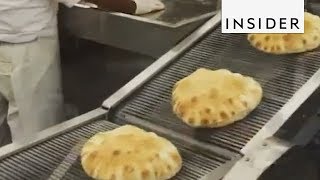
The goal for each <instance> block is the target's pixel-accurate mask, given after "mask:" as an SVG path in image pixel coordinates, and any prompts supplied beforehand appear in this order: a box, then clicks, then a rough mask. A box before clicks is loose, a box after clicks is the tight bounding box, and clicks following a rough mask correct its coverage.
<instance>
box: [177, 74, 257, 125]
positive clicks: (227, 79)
mask: <svg viewBox="0 0 320 180" xmlns="http://www.w3.org/2000/svg"><path fill="white" fill-rule="evenodd" d="M261 99H262V88H261V86H260V84H259V83H258V82H257V81H255V80H254V79H253V78H251V77H247V76H243V75H241V74H238V73H232V72H230V71H229V70H226V69H219V70H215V71H213V70H209V69H205V68H200V69H198V70H196V71H195V72H193V73H192V74H191V75H189V76H187V77H185V78H183V79H181V80H180V81H178V82H177V83H176V84H175V86H174V89H173V92H172V105H173V112H174V113H175V114H176V115H177V116H178V117H179V118H180V119H181V120H182V121H183V122H185V123H186V124H188V125H189V126H192V127H203V128H215V127H222V126H226V125H229V124H231V123H233V122H236V121H238V120H241V119H243V118H244V117H246V116H247V115H248V114H249V113H250V112H251V111H252V110H253V109H255V108H256V107H257V106H258V104H259V103H260V101H261Z"/></svg>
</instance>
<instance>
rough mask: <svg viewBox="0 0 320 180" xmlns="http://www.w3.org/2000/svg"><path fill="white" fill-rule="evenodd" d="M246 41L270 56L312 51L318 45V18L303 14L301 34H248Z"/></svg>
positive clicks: (306, 13)
mask: <svg viewBox="0 0 320 180" xmlns="http://www.w3.org/2000/svg"><path fill="white" fill-rule="evenodd" d="M248 41H249V42H250V44H251V45H252V46H253V47H255V48H256V49H258V50H260V51H263V52H266V53H271V54H290V53H301V52H306V51H310V50H313V49H316V48H317V47H319V45H320V17H319V16H316V15H313V14H310V13H308V12H305V13H304V33H302V34H249V35H248Z"/></svg>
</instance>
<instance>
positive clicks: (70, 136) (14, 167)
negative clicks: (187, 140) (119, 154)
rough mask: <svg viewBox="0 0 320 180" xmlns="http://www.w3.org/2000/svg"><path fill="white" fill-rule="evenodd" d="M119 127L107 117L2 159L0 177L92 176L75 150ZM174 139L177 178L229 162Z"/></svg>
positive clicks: (14, 179)
mask: <svg viewBox="0 0 320 180" xmlns="http://www.w3.org/2000/svg"><path fill="white" fill-rule="evenodd" d="M116 127H117V125H115V124H112V123H110V122H108V121H105V120H99V121H95V122H93V123H90V124H88V125H85V126H83V127H80V128H78V129H75V130H73V131H71V132H68V133H66V134H63V135H60V136H58V137H56V138H52V139H50V140H48V141H46V142H44V143H41V144H38V145H35V146H33V147H31V148H29V149H27V150H24V151H22V152H19V153H16V154H14V155H12V156H9V157H7V158H5V159H3V160H0V179H1V180H7V179H8V180H20V179H26V180H38V179H48V178H49V177H50V179H77V180H78V179H90V178H89V177H88V176H87V175H86V174H85V172H84V171H83V169H82V166H81V163H80V160H79V153H80V149H81V148H78V150H77V151H72V149H73V147H75V146H77V144H78V143H79V142H81V141H83V140H86V139H88V138H89V137H91V136H92V135H94V134H95V133H97V132H101V131H106V130H111V129H114V128H116ZM172 142H173V143H174V144H175V145H176V146H177V147H178V149H179V151H180V153H181V155H182V158H183V167H182V170H181V171H180V172H179V173H178V175H177V176H176V177H174V178H173V179H177V180H179V179H181V180H194V179H199V178H201V177H202V176H204V175H206V174H208V173H209V172H211V171H213V170H214V169H215V168H217V167H218V166H220V165H221V164H224V163H225V162H226V161H227V159H224V158H221V157H218V156H214V155H212V154H211V155H208V154H206V155H205V154H201V153H200V152H199V151H198V150H195V149H193V148H192V147H187V146H185V145H181V144H178V143H175V142H174V141H172ZM195 152H196V153H195ZM66 157H71V158H66ZM72 157H73V158H72ZM72 159H74V161H72Z"/></svg>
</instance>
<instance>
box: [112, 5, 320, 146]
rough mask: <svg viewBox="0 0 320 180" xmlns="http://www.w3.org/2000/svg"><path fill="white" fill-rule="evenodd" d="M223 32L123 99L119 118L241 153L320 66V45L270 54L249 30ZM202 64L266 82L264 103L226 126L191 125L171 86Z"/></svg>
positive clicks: (199, 44) (120, 120) (205, 40)
mask: <svg viewBox="0 0 320 180" xmlns="http://www.w3.org/2000/svg"><path fill="white" fill-rule="evenodd" d="M318 10H319V11H318V12H320V8H318ZM220 32H221V29H220V27H218V28H216V29H215V30H213V31H212V32H211V33H209V34H208V35H207V36H206V37H205V38H203V39H202V40H201V41H199V42H198V43H197V44H196V45H195V46H194V47H192V48H191V49H189V50H188V51H186V53H184V54H183V55H182V56H180V57H179V58H178V59H177V60H175V61H174V62H173V63H172V64H170V65H169V66H168V67H167V68H165V69H164V70H162V71H161V72H160V73H158V74H157V75H156V76H154V78H152V79H151V80H150V81H148V82H147V83H146V84H145V85H144V86H143V87H142V88H140V89H139V90H138V91H136V92H135V93H134V94H132V95H131V96H130V98H128V99H126V100H125V101H123V103H122V106H121V105H120V106H119V107H118V109H115V121H116V122H119V123H121V122H126V121H128V119H130V118H133V117H134V118H138V119H140V120H141V121H149V122H152V123H154V124H157V125H161V126H163V127H166V128H168V129H171V130H174V131H175V132H179V133H182V134H184V135H187V136H189V137H192V138H194V139H197V140H200V141H203V142H209V143H211V144H214V145H217V146H220V147H223V148H226V149H229V150H232V151H234V152H239V151H240V150H241V149H242V148H243V147H244V146H245V144H246V143H247V142H248V141H249V140H250V139H251V138H252V137H253V136H254V135H255V134H256V133H257V132H258V131H259V130H260V129H261V128H262V127H263V126H264V125H265V124H266V123H267V122H268V120H270V119H271V118H272V117H273V116H274V115H275V114H276V113H277V112H278V111H279V110H280V108H281V107H282V106H283V105H284V104H286V103H287V102H288V100H289V99H290V98H291V97H292V96H293V94H294V93H295V92H296V91H297V90H298V89H300V88H301V87H302V85H304V84H305V83H306V82H307V80H309V79H310V77H311V76H312V75H313V74H314V73H315V72H316V71H317V70H318V69H319V68H320V50H319V49H317V50H315V51H313V52H307V53H303V54H294V55H268V54H265V53H262V52H259V51H257V50H256V49H254V48H253V47H251V46H250V45H249V43H248V41H247V39H246V35H244V34H221V33H220ZM200 67H204V68H210V69H219V68H226V69H229V70H231V71H233V72H238V73H241V74H244V75H249V76H251V77H254V78H255V79H256V80H257V81H258V82H260V83H261V85H262V86H263V90H264V98H263V100H262V102H261V104H260V105H259V106H258V107H257V109H256V110H254V111H253V112H252V113H251V114H250V115H249V116H248V117H246V118H245V119H244V120H242V121H239V122H238V123H235V124H233V125H230V126H227V127H225V128H219V129H211V130H210V129H201V130H200V129H198V130H195V129H193V128H190V127H188V126H187V125H185V124H184V123H182V121H181V120H179V119H178V118H177V117H176V116H175V115H174V114H173V112H172V107H171V105H170V101H171V90H172V87H173V85H174V84H175V82H177V81H178V80H180V79H181V78H183V77H185V76H188V75H189V74H190V73H192V72H193V71H195V70H196V69H197V68H200Z"/></svg>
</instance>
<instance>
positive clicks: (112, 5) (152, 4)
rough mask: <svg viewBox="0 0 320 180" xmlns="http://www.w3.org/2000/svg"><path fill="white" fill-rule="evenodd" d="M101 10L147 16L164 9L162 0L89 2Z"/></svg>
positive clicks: (100, 0)
mask: <svg viewBox="0 0 320 180" xmlns="http://www.w3.org/2000/svg"><path fill="white" fill-rule="evenodd" d="M87 2H90V3H94V4H96V5H97V6H98V7H99V8H101V9H105V10H109V11H115V12H122V13H127V14H137V15H141V14H146V13H150V12H153V11H159V10H162V9H164V4H163V3H162V2H161V1H160V0H87Z"/></svg>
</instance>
